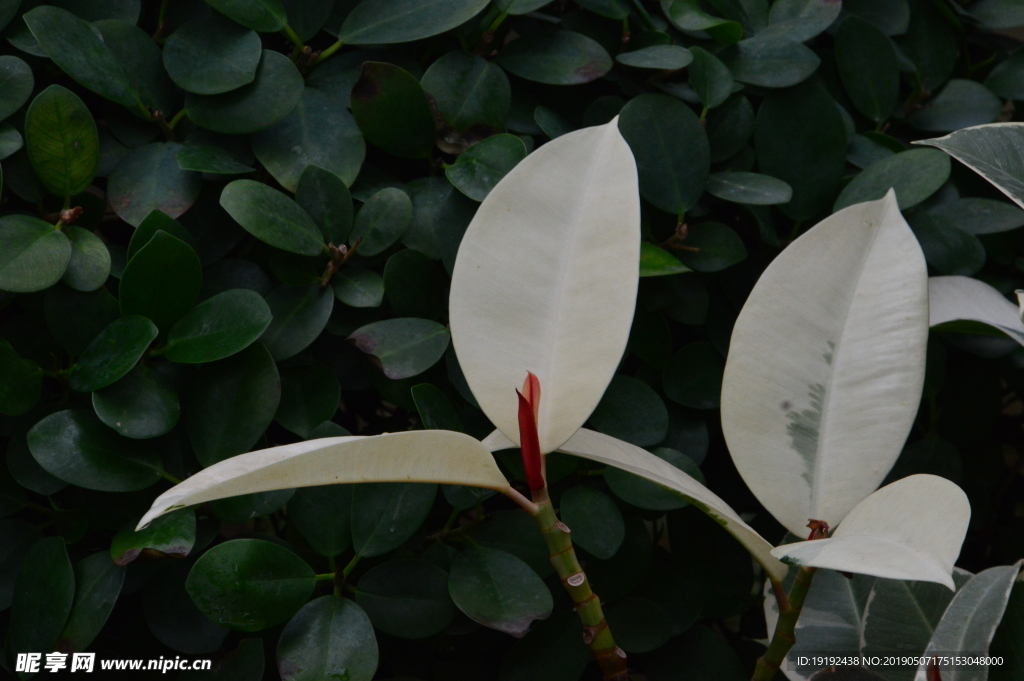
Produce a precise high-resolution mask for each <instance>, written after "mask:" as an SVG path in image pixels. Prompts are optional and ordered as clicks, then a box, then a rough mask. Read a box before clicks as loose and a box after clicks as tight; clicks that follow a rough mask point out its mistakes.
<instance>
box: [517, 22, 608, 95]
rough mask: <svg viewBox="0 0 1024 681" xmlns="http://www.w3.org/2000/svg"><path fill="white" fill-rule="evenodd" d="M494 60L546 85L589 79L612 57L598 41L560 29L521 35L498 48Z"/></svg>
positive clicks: (605, 70) (598, 74)
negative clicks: (499, 49) (498, 50)
mask: <svg viewBox="0 0 1024 681" xmlns="http://www.w3.org/2000/svg"><path fill="white" fill-rule="evenodd" d="M497 61H498V64H499V65H501V67H502V68H504V69H505V70H506V71H508V72H509V73H512V74H514V75H517V76H519V77H520V78H525V79H526V80H530V81H533V82H536V83H546V84H548V85H580V84H582V83H589V82H590V81H592V80H597V79H598V78H600V77H601V76H603V75H604V74H606V73H608V72H609V71H611V69H612V58H611V57H610V56H608V52H606V51H605V49H604V48H603V47H601V45H600V44H599V43H598V42H596V41H595V40H593V39H592V38H588V37H587V36H585V35H582V34H580V33H573V32H572V31H560V30H559V31H551V32H549V33H541V34H537V35H529V36H521V37H519V38H517V39H516V40H513V41H512V42H510V43H508V44H507V45H506V46H505V47H503V48H502V49H501V51H500V52H499V53H498V58H497Z"/></svg>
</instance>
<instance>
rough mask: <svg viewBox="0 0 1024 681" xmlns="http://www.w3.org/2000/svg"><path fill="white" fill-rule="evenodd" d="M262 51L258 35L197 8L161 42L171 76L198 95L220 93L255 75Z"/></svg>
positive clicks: (164, 58)
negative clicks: (197, 11)
mask: <svg viewBox="0 0 1024 681" xmlns="http://www.w3.org/2000/svg"><path fill="white" fill-rule="evenodd" d="M262 54H263V49H262V45H261V43H260V37H259V36H258V35H256V33H255V32H253V31H251V30H247V29H246V28H245V27H243V26H239V25H238V24H237V23H235V22H234V21H231V20H229V19H228V18H226V17H225V16H224V15H223V14H220V13H219V12H200V13H199V14H197V15H196V16H195V17H194V18H192V19H190V20H189V21H187V22H186V23H185V24H183V25H182V26H181V28H179V29H178V30H177V31H175V32H174V33H172V34H171V35H170V37H169V38H167V42H166V43H164V50H163V62H164V67H165V68H166V69H167V74H168V75H169V76H170V77H171V80H173V81H174V82H175V84H176V85H177V86H178V87H180V88H181V89H183V90H186V91H187V92H194V93H196V94H198V95H219V94H221V93H223V92H229V91H231V90H235V89H237V88H240V87H242V86H243V85H248V84H249V83H251V82H252V81H253V79H254V78H255V77H256V67H257V66H258V65H259V63H260V57H261V56H262Z"/></svg>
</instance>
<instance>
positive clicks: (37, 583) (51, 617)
mask: <svg viewBox="0 0 1024 681" xmlns="http://www.w3.org/2000/svg"><path fill="white" fill-rule="evenodd" d="M21 566H22V567H21V571H20V572H19V573H18V578H17V580H16V581H15V582H14V597H13V599H12V602H11V628H10V629H9V632H8V636H7V643H8V646H9V648H10V651H11V653H12V654H14V655H17V654H18V653H35V652H40V651H44V650H45V651H50V650H53V649H54V644H55V643H56V642H57V637H58V636H60V632H61V630H62V629H63V628H64V623H65V622H66V621H67V619H68V615H69V614H70V613H71V604H72V601H73V600H74V596H75V570H74V568H73V567H71V560H70V559H69V558H68V552H67V549H65V548H64V540H63V539H62V538H61V537H47V538H45V539H40V540H39V541H38V542H36V543H35V545H33V546H32V548H31V549H29V550H28V553H27V554H25V558H24V560H23V561H22V564H21Z"/></svg>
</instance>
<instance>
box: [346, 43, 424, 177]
mask: <svg viewBox="0 0 1024 681" xmlns="http://www.w3.org/2000/svg"><path fill="white" fill-rule="evenodd" d="M352 115H353V116H354V117H355V121H356V123H357V124H358V125H359V129H360V130H362V131H363V135H365V136H366V139H367V140H369V141H370V143H372V144H373V145H375V146H377V147H379V148H380V149H382V150H384V151H386V152H388V153H389V154H393V155H395V156H401V157H402V158H424V157H426V156H427V155H428V154H430V150H431V149H433V148H434V116H433V114H432V113H431V110H430V103H429V102H428V101H427V94H426V92H424V90H423V88H422V87H421V86H420V84H419V83H418V82H417V80H416V78H415V77H413V76H412V74H410V73H409V72H408V71H406V70H404V69H402V68H400V67H398V66H395V65H394V64H386V63H383V62H374V61H368V62H365V63H364V64H363V69H362V73H361V75H360V77H359V80H358V81H357V82H356V84H355V86H354V87H353V88H352Z"/></svg>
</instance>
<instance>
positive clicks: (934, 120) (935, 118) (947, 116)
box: [910, 78, 1003, 132]
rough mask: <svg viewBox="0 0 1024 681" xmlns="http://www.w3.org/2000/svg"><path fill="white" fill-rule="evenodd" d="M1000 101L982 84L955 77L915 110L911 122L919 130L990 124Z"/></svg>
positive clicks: (995, 116) (946, 130) (1000, 111)
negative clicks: (920, 107)
mask: <svg viewBox="0 0 1024 681" xmlns="http://www.w3.org/2000/svg"><path fill="white" fill-rule="evenodd" d="M1002 110H1003V102H1002V101H1001V100H1000V99H999V98H998V97H996V96H995V95H994V94H992V92H991V91H990V90H989V89H988V88H986V87H985V86H984V85H982V84H981V83H978V82H975V81H973V80H961V79H959V78H955V79H953V80H951V81H949V83H948V84H947V85H946V87H944V88H943V89H942V92H940V93H939V95H938V96H937V97H936V98H935V99H933V100H932V101H931V103H929V104H928V106H926V107H925V108H923V109H921V110H919V111H915V112H914V114H913V115H912V116H911V117H910V124H911V125H913V126H914V127H915V128H918V129H919V130H931V131H935V132H950V131H952V130H959V129H960V128H969V127H972V126H975V125H984V124H986V123H993V122H995V120H996V119H997V118H998V117H999V114H1000V113H1002Z"/></svg>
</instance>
